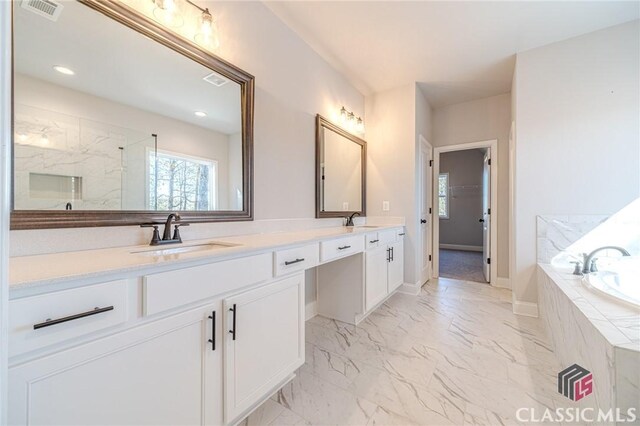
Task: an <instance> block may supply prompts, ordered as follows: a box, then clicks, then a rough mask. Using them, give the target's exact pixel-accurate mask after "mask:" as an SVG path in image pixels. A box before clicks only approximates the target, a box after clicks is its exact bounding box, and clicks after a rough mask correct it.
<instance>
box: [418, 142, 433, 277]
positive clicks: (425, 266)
mask: <svg viewBox="0 0 640 426" xmlns="http://www.w3.org/2000/svg"><path fill="white" fill-rule="evenodd" d="M432 160H433V150H432V148H431V145H429V143H428V142H427V141H426V140H425V139H424V138H422V136H421V137H420V186H421V187H420V212H419V216H420V240H421V244H420V245H421V248H422V249H421V255H420V259H421V260H420V266H421V274H420V278H421V280H420V282H421V283H422V284H424V283H425V282H427V281H428V280H429V278H431V272H432V271H431V250H432V249H431V243H432V238H431V234H432V228H431V226H432V225H431V203H432V198H433V197H432V196H431V191H432V188H433V173H432V170H433V169H432V166H431V165H432V164H433V162H432Z"/></svg>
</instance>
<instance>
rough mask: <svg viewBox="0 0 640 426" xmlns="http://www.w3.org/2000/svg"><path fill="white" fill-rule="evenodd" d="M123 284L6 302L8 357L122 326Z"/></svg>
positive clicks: (124, 282)
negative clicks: (7, 304) (118, 325)
mask: <svg viewBox="0 0 640 426" xmlns="http://www.w3.org/2000/svg"><path fill="white" fill-rule="evenodd" d="M127 319H128V313H127V281H126V280H120V281H112V282H107V283H103V284H97V285H91V286H87V287H80V288H74V289H71V290H64V291H59V292H56V293H49V294H43V295H40V296H33V297H26V298H24V299H16V300H11V301H10V302H9V356H14V355H18V354H22V353H25V352H29V351H32V350H35V349H41V348H44V347H46V346H49V345H53V344H56V343H60V342H62V341H64V340H67V339H73V338H76V337H80V336H83V335H85V334H89V333H93V332H95V331H98V330H101V329H104V328H107V327H111V326H114V325H117V324H121V323H124V322H126V321H127Z"/></svg>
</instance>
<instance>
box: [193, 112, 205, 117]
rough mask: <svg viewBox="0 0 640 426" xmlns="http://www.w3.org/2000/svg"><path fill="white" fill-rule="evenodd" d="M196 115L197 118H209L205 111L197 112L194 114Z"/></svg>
mask: <svg viewBox="0 0 640 426" xmlns="http://www.w3.org/2000/svg"><path fill="white" fill-rule="evenodd" d="M194 114H195V115H196V116H197V117H206V116H207V113H206V112H204V111H196V112H194Z"/></svg>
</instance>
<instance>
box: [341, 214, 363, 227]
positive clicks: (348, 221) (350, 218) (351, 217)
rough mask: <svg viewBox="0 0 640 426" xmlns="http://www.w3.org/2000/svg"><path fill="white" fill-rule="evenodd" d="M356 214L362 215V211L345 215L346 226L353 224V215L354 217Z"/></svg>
mask: <svg viewBox="0 0 640 426" xmlns="http://www.w3.org/2000/svg"><path fill="white" fill-rule="evenodd" d="M355 215H358V216H360V213H358V212H353V213H351V216H348V217H345V219H347V223H345V225H344V226H353V217H354V216H355Z"/></svg>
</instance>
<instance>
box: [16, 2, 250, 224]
mask: <svg viewBox="0 0 640 426" xmlns="http://www.w3.org/2000/svg"><path fill="white" fill-rule="evenodd" d="M35 3H37V2H26V1H25V2H14V6H13V47H14V50H13V56H14V58H13V106H14V108H13V126H14V132H13V135H14V139H13V163H12V164H13V209H12V215H11V228H12V229H33V228H59V227H85V226H112V225H137V224H142V223H147V222H155V221H161V220H164V219H165V218H166V216H167V214H168V212H180V215H181V216H182V218H183V220H184V221H188V222H213V221H232V220H234V221H235V220H252V219H253V205H252V204H253V193H252V191H253V186H252V179H253V170H252V167H253V161H252V156H253V143H252V141H253V98H254V78H253V76H251V75H250V74H248V73H247V72H245V71H243V70H241V69H239V68H238V67H236V66H234V65H232V64H230V63H227V62H225V61H224V60H222V59H220V58H218V57H216V56H214V55H213V54H211V53H208V52H207V51H206V50H204V49H202V48H200V47H199V46H198V45H197V44H195V43H194V42H191V41H189V40H187V39H186V38H182V37H181V36H179V35H177V34H176V33H174V32H172V31H171V30H169V29H167V28H166V27H164V26H163V25H161V24H160V23H158V22H156V21H154V20H153V19H151V18H148V17H146V16H144V15H142V14H141V13H139V12H136V11H135V10H133V9H131V8H130V7H128V6H127V5H125V4H123V3H122V2H119V1H108V0H80V1H63V2H56V3H52V4H57V5H59V6H60V8H61V9H60V10H57V11H55V12H54V13H50V10H44V9H42V8H40V9H38V8H37V7H33V5H34V4H35ZM30 5H31V7H30ZM36 6H37V5H36Z"/></svg>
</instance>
